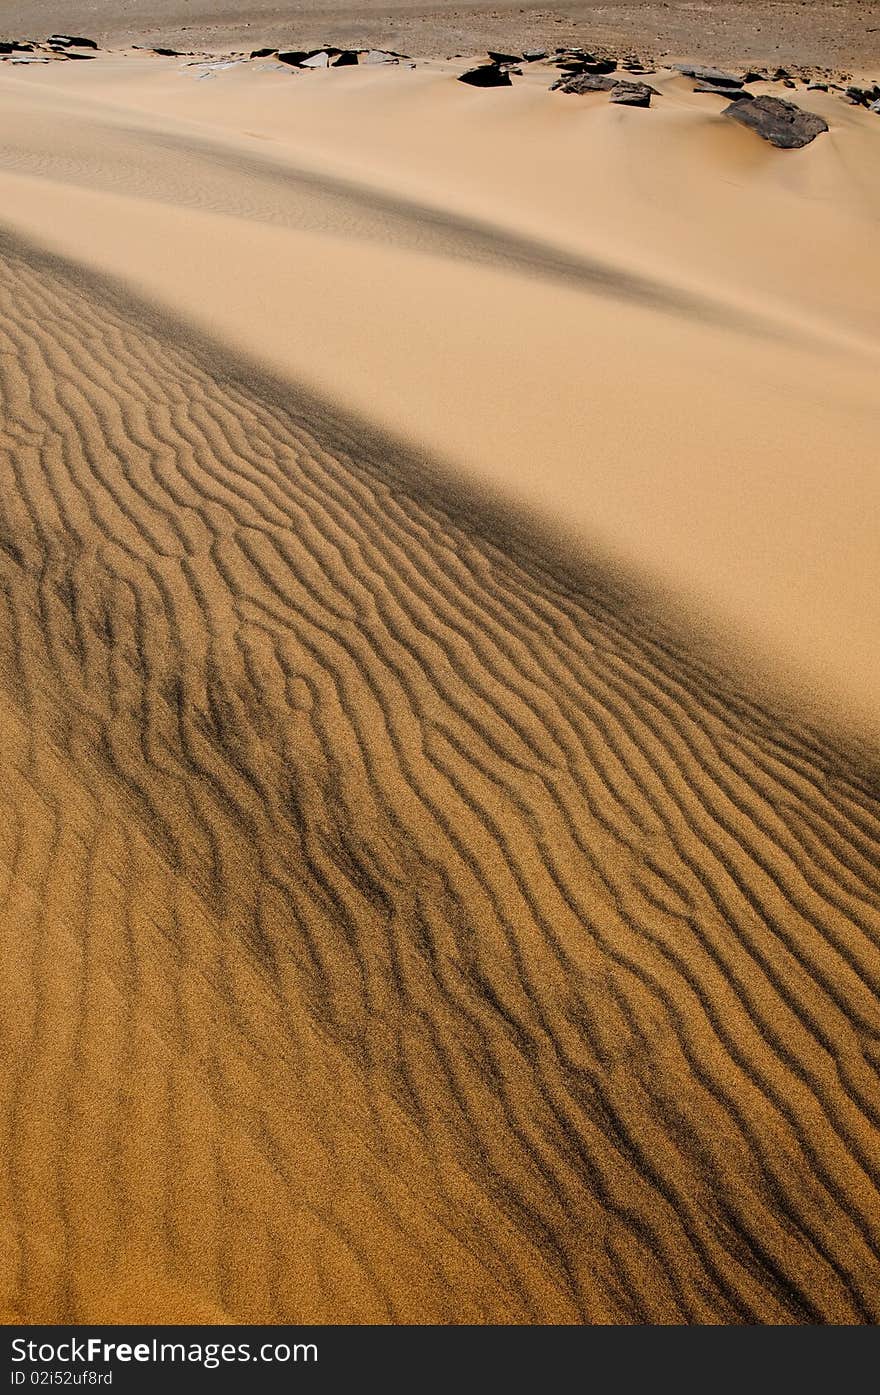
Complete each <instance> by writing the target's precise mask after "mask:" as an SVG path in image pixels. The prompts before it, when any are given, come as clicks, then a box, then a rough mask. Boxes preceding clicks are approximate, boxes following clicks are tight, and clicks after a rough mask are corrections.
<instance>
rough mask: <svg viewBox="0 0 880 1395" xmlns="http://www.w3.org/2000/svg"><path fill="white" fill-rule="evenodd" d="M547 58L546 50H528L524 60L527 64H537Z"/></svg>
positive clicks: (525, 52)
mask: <svg viewBox="0 0 880 1395" xmlns="http://www.w3.org/2000/svg"><path fill="white" fill-rule="evenodd" d="M546 57H547V50H546V49H544V48H527V49H525V50H524V52H523V58H524V59H525V61H526V62H527V63H537V62H538V60H539V59H540V58H546Z"/></svg>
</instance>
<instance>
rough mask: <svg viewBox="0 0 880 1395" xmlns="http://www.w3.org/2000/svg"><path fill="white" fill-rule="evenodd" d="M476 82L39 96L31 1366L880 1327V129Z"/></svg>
mask: <svg viewBox="0 0 880 1395" xmlns="http://www.w3.org/2000/svg"><path fill="white" fill-rule="evenodd" d="M15 8H16V25H15V32H16V34H18V35H19V36H22V35H24V34H27V33H31V34H32V33H33V30H34V26H35V25H39V27H38V29H37V34H38V35H40V34H42V33H43V30H44V29H46V27H47V20H46V10H47V9H51V8H52V7H51V6H42V5H41V6H39V7H37V6H33V5H32V6H30V7H28V5H26V4H20V5H18V6H17V7H15ZM108 8H109V7H108ZM133 8H134V7H132V6H129V7H128V9H129V10H132V9H133ZM637 8H638V7H635V6H631V7H630V10H632V11H635V10H636V9H637ZM642 8H643V9H647V10H651V9H652V7H650V6H648V7H642ZM658 8H659V7H658ZM678 8H679V7H672V9H673V10H676V9H678ZM724 8H725V7H724V6H718V7H711V9H712V10H718V11H721V10H723V9H724ZM727 8H737V7H731V6H728V7H727ZM740 8H741V7H740ZM755 8H757V7H752V9H755ZM760 8H762V9H764V8H765V9H766V10H767V12H768V14H775V12H776V10H777V9H781V8H783V7H777V6H773V5H769V6H766V7H760ZM789 8H790V7H789ZM811 8H812V9H813V10H814V11H815V12H818V11H819V10H820V9H821V7H820V6H815V7H811ZM838 8H839V7H838ZM849 8H851V9H852V8H855V9H857V10H858V12H859V14H860V16H862V17H864V16H865V15H868V16H869V18H870V13H871V7H870V6H858V7H849ZM72 9H73V13H72V12H71V8H70V7H65V11H64V13H65V15H66V18H65V20H64V23H63V25H62V26H61V27H63V28H65V29H70V28H71V27H74V26H73V25H72V20H73V18H76V19H77V26H76V27H77V28H79V27H80V25H81V26H82V29H83V30H84V32H85V34H89V33H91V32H94V33H95V34H96V35H97V36H98V37H100V36H101V34H102V32H103V31H102V30H101V29H100V26H99V25H98V24H97V22H96V21H95V19H94V9H95V7H85V6H81V7H80V11H81V12H80V13H77V12H76V7H75V6H74V7H72ZM87 9H88V11H89V13H91V15H92V20H91V28H89V27H87V25H88V22H89V21H88V16H87V13H86V11H87ZM193 9H194V11H195V10H196V7H195V6H194V7H193ZM205 9H206V11H207V7H205ZM604 9H605V11H606V12H610V11H611V10H613V9H615V7H613V6H609V7H604ZM37 10H39V11H40V12H41V14H42V15H43V18H42V19H41V20H39V21H38V19H37V17H36V15H37ZM115 10H116V11H117V12H118V15H119V17H120V19H119V23H120V24H122V23H123V21H125V23H128V19H127V17H126V16H127V9H126V6H125V5H124V4H123V5H119V6H116V7H115ZM251 10H252V15H251V26H252V29H253V28H256V27H261V28H265V29H267V30H268V29H269V28H270V27H271V26H270V25H269V23H268V21H267V22H266V24H265V25H264V24H263V17H262V16H261V14H260V12H259V7H258V6H253V7H251ZM364 13H365V15H366V16H367V18H369V12H368V11H365V12H364ZM469 13H470V12H469ZM473 13H474V14H477V11H474V12H473ZM799 13H800V14H803V13H804V11H803V9H802V8H801V9H800V10H799ZM157 16H158V18H157V23H158V20H159V19H161V15H159V14H158V9H157ZM54 17H55V16H53V18H54ZM642 17H643V18H644V15H643V16H642ZM673 17H674V16H673ZM716 18H717V16H716ZM58 19H59V23H60V15H59V16H58ZM331 19H332V12H331V11H329V10H328V11H327V14H326V16H325V14H324V12H323V11H321V12H318V14H317V19H316V20H315V21H314V25H313V28H320V30H321V34H320V37H323V38H327V39H334V38H335V33H336V30H334V29H333V27H332V25H331ZM19 20H20V23H19V22H18V21H19ZM197 20H198V14H195V15H194V16H191V17H190V22H192V23H196V21H197ZM814 21H816V14H814V16H813V19H812V20H811V21H810V22H811V23H812V22H814ZM49 22H51V20H50V21H49ZM218 22H219V21H218ZM487 22H488V21H487ZM768 22H769V20H768ZM816 22H817V21H816ZM364 23H365V24H366V19H365V20H364ZM431 23H436V24H439V23H440V19H438V18H437V16H433V18H432V19H431ZM609 23H610V21H609ZM495 24H496V30H500V25H499V23H498V21H496V22H495ZM878 24H880V20H878ZM145 27H146V24H144V23H142V29H143V28H145ZM166 27H167V29H168V31H169V32H170V29H171V28H172V27H173V26H171V25H170V23H169V24H168V25H167V26H166ZM288 27H289V26H288ZM571 28H572V31H573V33H574V32H576V33H577V35H578V38H579V41H580V42H583V43H587V42H588V41H589V38H590V34H589V33H588V32H586V31H585V30H583V29H581V28H579V27H578V26H577V25H576V24H574V23H572V26H571ZM163 32H164V31H163ZM382 32H383V33H384V32H385V31H382ZM747 32H750V30H749V26H748V25H745V26H744V27H743V28H742V30H741V33H742V34H746V33H747ZM859 32H861V31H859ZM11 34H12V31H11V30H10V35H11ZM502 35H503V31H502V32H499V42H500V40H501V38H502ZM131 37H132V35H131V34H128V35H122V36H121V37H120V38H119V42H120V44H121V43H122V42H123V40H125V42H126V43H128V42H129V41H130V39H131ZM260 37H263V35H262V33H261V35H260ZM266 37H269V36H268V35H266ZM343 37H346V36H343ZM517 38H519V35H518V36H517ZM863 38H864V36H863ZM152 41H153V40H152V38H151V39H150V42H152ZM203 41H204V40H203ZM564 41H567V37H566V40H562V39H561V40H560V42H564ZM102 42H103V40H102ZM738 42H739V41H738V40H736V38H734V39H733V40H732V41H731V43H729V44H728V45H727V51H728V52H737V53H742V52H743V50H742V47H739V48H738V47H737V44H738ZM743 42H744V41H743ZM868 42H869V41H868V40H867V39H865V40H864V43H862V39H859V40H858V43H859V44H862V48H860V49H858V44H857V42H856V40H855V39H853V40H852V41H851V43H850V55H849V61H848V63H847V55H846V54H844V53H843V52H842V49H843V47H844V45H843V43H842V40H841V37H840V35H839V34H838V35H837V43H838V52H837V53H835V54H831V55H829V56H828V57H827V63H828V64H829V65H834V64H838V65H843V66H848V68H849V70H850V71H851V72H854V73H856V74H857V75H858V76H861V77H862V78H864V79H866V80H867V79H868V78H871V77H875V78H876V77H877V76H880V74H876V73H875V72H872V69H871V64H870V61H869V60H870V54H869V52H868V48H867V44H868ZM218 43H219V41H218ZM804 44H805V45H806V41H805V40H804ZM242 46H244V45H242ZM501 46H503V44H502V45H501ZM633 46H634V47H636V48H638V45H633ZM692 47H693V45H692ZM876 47H878V46H875V49H876ZM857 49H858V51H857ZM814 50H816V45H813V47H812V48H810V51H809V53H807V51H806V46H805V47H804V52H803V53H802V54H801V55H800V60H799V61H803V62H810V63H815V64H818V63H819V62H820V60H821V58H822V54H821V53H820V52H818V51H814ZM641 51H645V50H644V49H642V50H641ZM683 56H686V55H683ZM707 56H708V55H707ZM712 56H714V57H716V58H717V59H719V61H720V60H721V59H722V58H724V57H725V53H724V51H722V52H716V53H715V54H714V55H712ZM796 58H797V55H795V56H794V57H790V59H789V61H795V59H796ZM764 60H765V62H770V61H775V55H774V54H772V53H769V54H768V53H767V52H766V51H765V52H764ZM464 66H466V64H465V63H464V62H463V61H450V60H448V58H447V55H446V53H444V52H442V51H440V50H431V51H429V53H428V56H427V57H426V58H424V59H419V60H417V62H416V66H414V67H409V66H407V65H406V64H399V65H377V66H373V67H366V66H352V67H349V68H339V69H329V70H326V71H314V72H304V71H298V70H295V69H292V68H289V67H286V66H285V65H284V64H279V63H278V62H277V61H276V60H274V59H272V58H268V59H256V60H248V61H232V60H231V59H229V60H227V59H217V58H216V57H214V58H213V59H212V58H210V57H206V56H205V55H199V56H195V57H165V58H162V57H156V56H155V55H152V54H146V53H144V52H143V51H136V50H134V49H130V48H129V49H126V50H125V51H122V49H119V50H115V51H112V52H108V51H102V52H100V53H99V54H98V55H97V57H96V58H94V59H93V60H92V61H90V62H64V61H57V62H56V61H51V62H48V63H21V64H16V63H12V62H7V63H3V64H0V210H2V211H0V724H2V732H3V742H2V746H0V768H2V779H0V800H2V818H0V896H2V900H0V929H2V938H0V953H2V973H0V981H2V992H3V1018H2V1021H3V1033H4V1049H3V1052H2V1080H3V1098H4V1104H5V1107H4V1111H3V1117H2V1124H3V1130H4V1132H3V1136H2V1143H0V1164H2V1166H0V1183H2V1210H3V1215H4V1231H3V1247H2V1269H0V1283H2V1288H0V1300H2V1303H3V1305H4V1312H5V1315H6V1317H7V1320H24V1321H42V1322H61V1321H80V1322H84V1321H90V1322H95V1321H104V1322H108V1321H114V1320H115V1321H123V1320H140V1321H156V1322H160V1321H216V1322H226V1321H229V1322H231V1321H238V1322H284V1321H304V1322H310V1321H314V1322H440V1323H462V1322H468V1323H486V1322H489V1323H497V1322H518V1323H547V1322H563V1323H582V1322H588V1323H621V1322H622V1323H645V1322H647V1323H682V1322H686V1323H731V1324H740V1323H866V1322H876V1321H878V1319H880V1167H878V1158H880V1147H878V1144H880V1091H878V1074H880V1001H878V990H880V872H878V852H880V798H878V796H880V747H878V742H877V740H876V731H877V718H878V715H880V665H878V661H877V654H878V639H880V600H878V592H877V575H878V563H880V539H878V526H877V520H878V506H880V475H878V468H877V467H878V412H877V400H878V399H877V385H878V373H880V330H878V326H880V275H878V270H877V268H878V230H880V114H878V115H875V114H873V113H871V112H869V111H867V110H866V109H865V108H864V107H856V106H851V105H848V104H847V103H846V102H845V101H844V100H842V97H841V95H840V93H838V92H835V91H834V90H833V89H832V90H831V91H827V92H822V91H818V90H816V91H807V89H806V86H805V85H800V86H799V87H798V90H797V92H796V93H790V94H789V93H788V92H781V90H780V89H779V87H778V86H776V87H774V86H772V85H763V84H761V83H758V84H757V85H756V86H755V87H754V88H753V90H754V91H755V92H762V91H766V92H771V91H772V92H775V93H776V94H777V95H784V96H789V95H790V96H791V97H792V99H793V100H796V101H797V103H798V104H799V105H801V106H802V107H804V108H805V109H808V110H810V111H814V112H816V113H817V114H819V115H821V116H823V117H824V118H825V120H826V121H827V122H828V126H829V129H828V131H827V132H824V133H823V134H821V135H820V136H819V137H817V138H816V139H815V140H814V141H813V142H812V143H811V144H809V145H807V146H805V147H804V148H803V149H800V150H777V149H774V148H772V147H771V146H769V145H767V144H766V143H765V142H763V141H761V140H760V139H759V138H758V137H757V136H756V135H755V134H754V133H753V132H751V131H749V130H746V129H744V128H742V127H741V126H738V125H737V124H736V123H734V122H733V121H730V120H725V119H724V118H722V116H721V110H722V102H721V101H720V100H719V99H718V97H717V96H713V95H706V94H698V93H695V92H694V90H693V89H694V83H693V81H691V80H689V79H687V78H685V77H683V76H682V75H681V74H680V73H678V72H675V71H673V70H671V69H669V68H667V67H665V66H663V65H658V66H657V70H656V72H655V73H654V74H653V75H652V76H650V77H649V78H648V79H647V80H648V81H649V82H650V83H652V84H653V85H654V86H655V87H656V88H657V91H658V94H659V95H657V96H655V97H654V98H653V101H652V105H651V107H650V109H648V110H640V109H633V108H626V107H621V106H616V105H614V104H612V103H610V102H609V101H608V98H607V94H606V93H603V92H596V93H592V94H589V95H587V96H574V95H567V94H563V93H560V92H551V91H549V87H550V84H551V82H552V81H553V79H554V78H555V77H557V76H558V73H557V72H556V70H555V68H553V67H552V66H551V65H541V64H533V65H528V67H527V71H525V72H524V74H523V76H522V78H515V79H514V84H513V86H512V87H510V88H499V89H495V90H479V89H475V88H472V87H468V86H467V85H465V84H462V83H460V82H458V81H456V76H457V75H458V74H459V73H460V72H461V71H462V69H463V67H464ZM875 66H876V67H880V64H877V65H875Z"/></svg>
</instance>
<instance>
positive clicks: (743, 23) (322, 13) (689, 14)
mask: <svg viewBox="0 0 880 1395" xmlns="http://www.w3.org/2000/svg"><path fill="white" fill-rule="evenodd" d="M55 29H60V30H61V31H62V32H63V33H67V32H73V31H76V33H77V34H80V33H82V34H87V35H89V36H92V37H94V38H100V39H101V40H102V41H104V40H106V41H107V42H108V43H117V44H126V43H159V44H162V43H164V44H165V45H171V46H174V47H177V48H182V49H192V48H195V49H202V48H208V49H222V50H227V49H231V48H239V49H251V48H261V47H263V46H264V45H266V44H274V45H276V46H277V45H279V44H290V45H292V46H294V47H298V46H300V45H302V46H311V45H312V44H313V43H314V44H320V43H325V42H329V43H334V42H335V43H337V44H364V45H371V46H377V45H378V46H380V47H386V48H387V47H391V48H394V49H397V50H398V51H400V52H403V53H412V54H415V55H418V56H425V55H434V56H437V55H441V56H445V55H448V54H454V53H456V52H459V51H460V52H462V53H470V52H475V51H477V50H479V49H482V48H486V47H492V48H497V47H498V45H499V43H501V44H502V46H503V45H507V44H512V45H513V46H514V51H516V50H517V49H518V48H520V47H523V46H534V45H537V44H541V45H551V46H553V45H557V44H572V43H577V44H585V45H594V46H597V47H602V46H605V47H608V48H610V49H612V50H614V51H619V50H620V48H621V47H623V48H624V49H625V50H631V49H634V50H635V51H637V52H638V53H641V54H644V53H650V54H652V55H655V56H663V55H666V56H671V57H673V58H675V57H678V58H685V59H690V58H701V59H703V60H704V61H707V62H727V63H733V62H739V63H760V64H768V63H769V64H773V63H804V64H815V65H818V66H820V67H837V68H841V67H842V68H844V69H854V70H856V71H861V70H868V69H871V68H880V5H878V4H877V3H876V0H848V2H847V0H844V3H840V0H809V3H807V0H709V2H708V3H703V4H694V3H692V0H668V3H662V4H657V3H649V2H647V3H646V0H636V3H632V0H630V3H626V0H610V3H606V4H601V5H596V4H584V3H582V2H579V0H575V3H574V4H571V5H566V6H565V7H564V8H554V7H552V6H550V7H548V6H545V5H536V4H532V5H513V6H509V7H506V6H503V5H502V6H498V5H495V4H491V3H488V0H484V3H482V4H461V3H459V0H455V3H450V0H447V3H445V4H439V5H432V6H425V5H424V3H422V0H403V3H398V4H395V5H393V6H390V7H389V6H387V5H383V4H381V3H374V2H371V0H367V3H364V0H360V3H358V4H357V5H356V6H352V5H347V6H340V5H339V4H338V3H336V2H335V0H309V4H308V5H304V6H298V7H297V9H296V12H295V14H292V13H291V10H290V8H289V7H285V6H283V5H278V4H277V3H271V0H249V3H248V4H247V5H239V6H233V5H229V4H226V5H223V4H217V3H215V0H190V3H188V4H187V6H186V10H185V19H184V18H183V17H182V15H181V7H180V0H151V2H150V3H149V4H146V5H145V4H143V3H142V0H72V3H67V2H65V3H58V2H57V0H12V3H6V4H5V5H4V7H3V10H2V12H0V37H6V35H7V34H8V35H10V36H12V37H17V36H20V35H22V34H32V35H34V36H37V37H39V36H42V35H44V34H46V33H48V32H49V31H50V30H55Z"/></svg>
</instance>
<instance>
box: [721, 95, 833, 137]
mask: <svg viewBox="0 0 880 1395" xmlns="http://www.w3.org/2000/svg"><path fill="white" fill-rule="evenodd" d="M721 115H722V116H729V117H731V118H732V119H733V120H734V121H738V122H739V124H740V125H741V126H748V127H749V129H750V130H752V131H754V132H755V133H756V134H757V135H759V136H760V137H761V139H762V140H766V141H769V142H770V144H771V145H775V146H776V147H777V148H778V149H779V150H799V149H800V148H801V146H804V145H809V143H810V141H811V140H815V139H816V136H819V135H821V134H822V132H823V131H827V130H828V122H827V121H823V119H822V117H821V116H816V114H815V113H814V112H812V111H803V110H802V109H801V108H800V107H796V106H795V104H794V102H783V101H782V100H781V99H780V98H779V97H755V98H753V100H752V101H751V102H741V101H740V102H731V104H730V106H729V107H725V108H724V111H723V112H722V113H721Z"/></svg>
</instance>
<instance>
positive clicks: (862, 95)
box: [845, 85, 880, 107]
mask: <svg viewBox="0 0 880 1395" xmlns="http://www.w3.org/2000/svg"><path fill="white" fill-rule="evenodd" d="M845 95H846V97H847V99H848V100H849V101H850V102H852V104H853V106H857V107H866V106H869V105H870V103H871V102H876V101H877V99H878V98H880V87H878V86H876V85H875V86H874V87H848V88H847V89H846V94H845Z"/></svg>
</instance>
